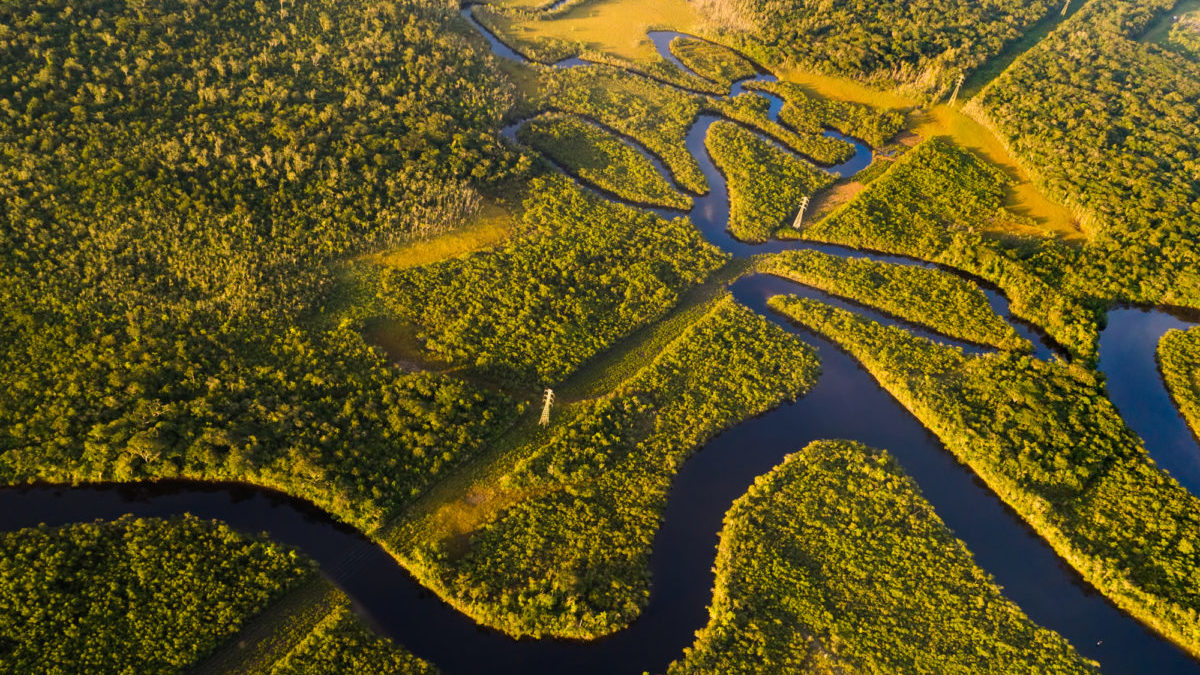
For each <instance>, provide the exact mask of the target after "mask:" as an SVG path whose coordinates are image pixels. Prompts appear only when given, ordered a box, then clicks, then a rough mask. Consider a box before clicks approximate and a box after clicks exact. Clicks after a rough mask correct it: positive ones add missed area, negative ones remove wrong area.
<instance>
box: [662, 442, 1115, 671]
mask: <svg viewBox="0 0 1200 675" xmlns="http://www.w3.org/2000/svg"><path fill="white" fill-rule="evenodd" d="M716 568H717V569H716V582H715V589H714V593H713V602H712V605H711V606H710V608H709V614H710V616H711V618H710V620H709V623H708V625H707V626H705V627H704V628H703V629H702V630H700V631H699V632H698V633H697V638H696V643H695V645H693V646H692V647H691V648H689V649H688V650H687V651H686V652H685V654H684V657H683V658H682V659H680V660H679V661H677V662H675V663H674V664H672V667H671V668H670V669H669V670H668V672H669V673H671V674H672V675H682V674H683V673H688V674H689V675H697V674H700V673H713V674H714V675H718V674H719V675H726V674H728V673H766V672H805V673H838V672H853V673H865V672H892V673H909V672H911V673H917V672H943V673H954V672H962V673H982V672H996V671H998V670H1004V671H1005V672H1029V673H1035V672H1036V673H1090V672H1095V666H1094V664H1091V663H1089V662H1087V661H1084V660H1083V659H1082V658H1080V656H1079V655H1078V654H1077V653H1075V651H1074V650H1073V649H1072V648H1071V646H1070V645H1069V644H1067V642H1066V641H1065V640H1063V639H1062V638H1061V637H1060V636H1058V635H1056V634H1055V633H1053V632H1051V631H1048V630H1046V629H1044V628H1040V627H1038V626H1037V625H1035V624H1034V623H1032V622H1031V621H1030V620H1029V618H1028V617H1026V616H1025V615H1024V613H1022V612H1021V610H1020V608H1019V607H1017V606H1016V605H1015V604H1013V603H1012V602H1011V601H1009V600H1008V599H1007V598H1005V597H1004V596H1003V595H1002V594H1001V590H1000V588H999V587H998V586H997V585H996V583H995V581H994V580H992V579H991V577H990V576H989V575H988V574H987V573H986V572H984V571H983V570H981V569H979V568H978V567H977V566H976V565H975V562H974V560H973V559H972V556H971V553H970V552H969V551H968V550H967V548H966V546H965V545H964V544H963V543H962V542H961V541H959V540H957V539H955V538H954V535H953V534H952V533H951V532H950V530H949V529H948V528H947V527H946V526H945V524H944V523H943V522H942V520H941V519H940V518H939V517H938V515H937V513H936V512H935V511H934V510H933V508H932V507H931V506H930V504H929V503H928V502H926V501H925V500H924V498H923V497H922V496H921V493H920V491H919V489H918V488H917V486H916V484H914V483H913V482H912V480H911V479H909V478H908V477H907V476H906V475H905V474H904V472H903V471H902V469H901V468H900V466H899V465H898V464H897V463H896V461H895V460H894V459H892V458H891V457H890V456H889V455H888V454H887V453H885V452H882V451H879V450H875V449H872V448H868V447H866V446H863V445H860V444H858V443H850V442H845V441H818V442H816V443H812V444H810V445H808V446H807V447H806V448H804V449H803V450H801V451H800V452H797V453H795V454H793V455H789V456H788V457H787V458H786V459H785V460H784V461H783V463H782V464H780V465H779V466H778V467H776V468H775V469H773V470H772V471H771V472H770V473H768V474H766V475H764V476H761V477H759V478H758V480H756V481H755V484H754V485H753V486H752V487H751V488H750V490H749V491H748V492H747V493H746V494H745V495H744V496H742V497H741V498H739V499H738V500H737V501H736V502H734V504H733V507H732V508H730V510H729V512H728V513H727V514H726V515H725V527H724V529H723V530H722V532H721V544H720V546H719V548H718V553H717V563H716ZM1001 664H1003V665H1002V666H1001Z"/></svg>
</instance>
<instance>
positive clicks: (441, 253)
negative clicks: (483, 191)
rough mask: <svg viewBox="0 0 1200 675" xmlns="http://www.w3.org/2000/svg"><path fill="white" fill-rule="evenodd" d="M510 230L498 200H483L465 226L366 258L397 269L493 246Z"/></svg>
mask: <svg viewBox="0 0 1200 675" xmlns="http://www.w3.org/2000/svg"><path fill="white" fill-rule="evenodd" d="M511 232H512V214H510V213H509V212H508V210H506V209H505V208H504V207H503V206H501V205H499V204H495V203H485V204H484V205H483V207H482V208H481V209H480V210H479V213H478V214H477V215H476V216H475V218H474V219H472V221H471V222H470V223H469V224H467V225H466V226H464V227H461V228H459V229H457V230H454V231H452V232H447V233H446V234H442V235H438V236H436V237H432V238H429V239H420V240H417V241H411V242H408V243H405V244H402V245H400V246H399V247H397V248H394V249H391V250H389V251H384V252H382V253H375V254H372V255H370V256H367V258H366V259H367V260H369V261H371V262H374V263H378V264H380V265H386V266H388V267H395V268H398V269H407V268H410V267H421V266H423V265H428V264H430V263H435V262H438V261H439V260H445V259H447V258H454V257H457V256H461V255H466V254H467V253H472V252H474V251H478V250H481V249H485V248H489V247H491V246H495V245H496V244H499V243H500V242H502V241H504V240H505V239H507V238H508V235H509V234H510V233H511Z"/></svg>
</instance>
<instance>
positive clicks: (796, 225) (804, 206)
mask: <svg viewBox="0 0 1200 675" xmlns="http://www.w3.org/2000/svg"><path fill="white" fill-rule="evenodd" d="M807 210H808V197H804V198H803V199H801V200H800V212H799V213H797V214H796V219H795V220H793V221H792V228H793V229H796V230H798V229H800V226H801V225H803V224H804V212H805V211H807Z"/></svg>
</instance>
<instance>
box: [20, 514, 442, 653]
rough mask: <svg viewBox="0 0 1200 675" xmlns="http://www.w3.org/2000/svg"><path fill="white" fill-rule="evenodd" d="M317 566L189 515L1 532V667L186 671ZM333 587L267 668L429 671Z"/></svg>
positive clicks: (305, 579) (309, 576) (300, 584)
mask: <svg viewBox="0 0 1200 675" xmlns="http://www.w3.org/2000/svg"><path fill="white" fill-rule="evenodd" d="M316 574H317V572H316V569H315V565H314V564H313V563H312V562H311V561H309V560H307V559H305V558H302V557H300V556H298V555H297V554H296V552H295V551H291V550H288V549H286V548H284V547H282V546H280V545H278V544H275V543H272V542H270V541H266V540H265V539H263V538H261V537H251V536H246V535H243V534H240V533H238V532H235V531H233V530H232V529H230V528H229V527H228V526H226V525H223V524H220V523H216V522H211V521H203V520H199V519H197V518H193V517H191V516H183V517H178V518H172V519H169V520H162V519H155V518H134V517H132V516H126V517H123V518H120V519H118V520H116V521H111V522H95V523H79V524H76V525H69V526H66V527H60V528H48V527H38V528H30V529H24V530H18V531H15V532H6V533H3V534H0V609H2V610H3V611H2V615H0V672H5V673H31V672H39V673H63V674H70V673H83V672H93V673H101V672H103V673H118V672H127V673H135V672H136V673H177V672H183V671H184V670H186V669H188V668H189V667H191V666H193V665H195V664H196V663H198V662H200V661H201V660H202V659H203V658H204V657H205V656H206V655H208V654H209V653H210V652H212V651H213V650H214V649H216V648H218V647H219V646H221V645H222V643H224V642H227V641H229V640H231V639H235V636H236V635H238V631H239V630H240V629H242V628H243V627H244V626H246V625H247V622H248V621H249V620H251V619H252V618H253V617H255V615H257V614H258V613H259V612H261V611H262V610H263V609H264V608H266V607H267V606H268V605H269V604H270V603H272V602H275V601H278V599H279V598H280V597H281V596H283V595H286V594H288V593H293V592H296V591H297V590H298V589H301V588H303V587H304V586H305V585H306V584H311V583H313V581H312V577H314V576H315V575H316ZM329 592H330V593H331V594H332V595H334V596H337V598H336V599H335V600H334V607H333V608H332V611H329V613H328V615H327V616H323V617H318V621H317V625H316V626H315V627H314V628H313V629H312V630H311V632H309V631H305V634H304V635H298V636H294V637H293V639H295V640H296V641H297V643H298V644H297V646H295V647H294V649H292V650H290V653H289V654H288V655H287V656H286V657H284V658H283V659H280V660H279V661H278V662H271V663H261V664H258V665H259V666H260V668H261V670H262V672H263V673H267V672H270V673H278V674H280V675H283V674H284V673H305V672H309V673H311V672H327V673H332V672H368V671H369V672H373V673H429V672H432V670H431V669H430V668H429V666H428V665H427V664H424V663H423V662H421V661H419V660H417V659H416V658H415V657H413V656H412V655H410V654H408V653H407V652H404V651H403V650H401V649H399V648H398V647H396V646H395V645H393V644H392V643H391V642H390V641H388V640H386V639H384V638H380V637H378V636H376V635H374V634H373V633H372V632H371V631H370V630H369V629H368V628H367V627H366V626H364V625H363V624H362V622H361V621H360V620H359V619H358V618H357V617H356V616H355V615H354V614H353V613H352V612H350V611H349V603H348V600H347V599H346V598H345V596H344V595H342V594H341V593H340V591H336V590H332V589H331V590H330V591H329ZM286 637H291V636H286ZM341 664H345V665H361V666H363V667H364V668H367V669H368V670H353V671H352V670H339V669H337V666H339V665H341Z"/></svg>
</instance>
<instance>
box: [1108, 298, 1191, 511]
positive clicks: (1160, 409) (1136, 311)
mask: <svg viewBox="0 0 1200 675" xmlns="http://www.w3.org/2000/svg"><path fill="white" fill-rule="evenodd" d="M1198 320H1200V317H1198V316H1196V314H1195V313H1194V312H1189V313H1186V314H1184V313H1172V312H1169V311H1164V310H1159V309H1144V308H1122V309H1114V310H1112V311H1110V312H1109V313H1108V326H1107V327H1106V328H1105V329H1104V331H1103V332H1102V333H1101V334H1100V371H1101V372H1103V373H1104V376H1105V378H1106V379H1107V380H1108V397H1109V399H1111V400H1112V402H1113V405H1115V406H1117V410H1118V411H1120V413H1121V417H1122V418H1124V419H1125V423H1126V424H1128V425H1129V428H1131V429H1133V430H1134V431H1135V432H1137V434H1138V435H1139V436H1141V437H1142V440H1143V441H1145V443H1146V449H1147V450H1149V451H1150V456H1151V457H1153V458H1154V461H1155V462H1156V463H1157V464H1158V465H1159V466H1160V467H1162V468H1164V469H1166V470H1167V473H1169V474H1171V476H1172V477H1173V478H1175V480H1177V481H1179V483H1180V484H1181V485H1183V486H1184V487H1185V488H1187V489H1188V490H1189V491H1191V493H1192V494H1200V451H1198V450H1197V445H1196V437H1195V436H1194V435H1193V434H1192V430H1191V428H1190V427H1189V426H1188V425H1187V422H1186V421H1185V420H1184V419H1183V416H1182V415H1180V414H1179V411H1178V410H1177V409H1176V408H1175V404H1174V402H1173V401H1172V400H1171V396H1170V394H1169V393H1168V391H1167V387H1166V385H1165V384H1164V383H1163V380H1162V376H1161V375H1160V374H1159V370H1158V361H1157V360H1156V358H1155V353H1156V351H1157V346H1158V342H1159V340H1161V339H1162V336H1163V334H1164V333H1166V332H1167V331H1168V330H1172V329H1177V330H1187V329H1188V328H1191V327H1193V326H1195V325H1196V323H1197V321H1198Z"/></svg>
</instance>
